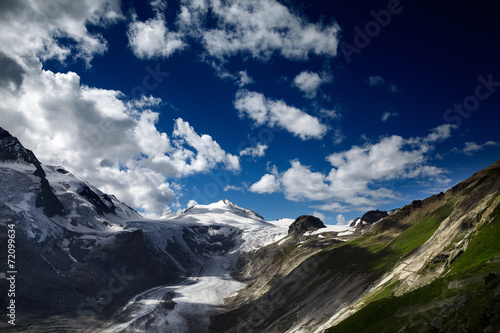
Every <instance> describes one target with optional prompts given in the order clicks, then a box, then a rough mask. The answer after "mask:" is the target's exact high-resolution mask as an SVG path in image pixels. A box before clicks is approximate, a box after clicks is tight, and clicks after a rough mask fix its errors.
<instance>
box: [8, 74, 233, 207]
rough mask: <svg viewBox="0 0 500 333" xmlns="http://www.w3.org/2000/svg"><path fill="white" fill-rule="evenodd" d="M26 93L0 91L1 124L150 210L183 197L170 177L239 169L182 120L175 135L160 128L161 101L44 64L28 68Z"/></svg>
mask: <svg viewBox="0 0 500 333" xmlns="http://www.w3.org/2000/svg"><path fill="white" fill-rule="evenodd" d="M22 91H23V93H22V94H12V93H11V92H10V91H8V90H0V112H1V114H2V117H3V119H2V126H5V128H6V129H8V130H9V131H10V132H11V133H12V134H13V135H15V136H17V137H18V138H19V139H20V140H21V142H23V144H25V145H26V146H27V147H28V148H30V149H32V150H34V151H35V152H36V155H37V156H38V158H39V159H40V160H41V161H42V162H43V163H46V164H51V165H62V166H64V167H66V168H67V169H68V170H70V171H72V172H73V173H75V174H76V175H77V176H78V177H80V178H82V179H85V180H86V181H89V182H90V183H92V184H94V185H96V186H98V187H100V188H101V189H102V190H104V191H106V192H108V193H112V194H115V195H116V196H117V197H118V198H119V199H120V200H123V201H125V202H127V203H129V204H130V205H132V206H134V207H136V208H139V209H142V210H144V211H146V212H147V213H149V214H151V213H153V214H156V215H161V214H163V213H165V212H167V211H168V208H167V205H168V204H169V203H170V202H171V201H172V200H173V199H174V198H175V197H176V196H178V195H179V191H180V187H179V185H177V184H176V181H175V180H174V181H172V180H167V181H166V179H168V178H173V177H183V176H187V175H191V174H194V173H200V172H207V171H209V170H211V169H214V168H218V167H225V168H227V169H229V170H232V171H238V170H239V168H240V165H239V157H238V156H235V155H231V154H228V153H226V152H225V151H224V150H223V149H222V148H221V147H220V146H219V144H218V143H217V142H215V141H214V140H213V139H212V138H211V137H210V136H209V135H206V134H205V135H199V134H197V133H196V132H195V130H194V129H193V127H192V126H190V125H189V124H188V123H187V122H186V121H184V120H182V119H180V118H179V119H177V120H176V121H175V126H174V130H173V132H172V133H173V135H172V136H171V137H169V136H168V135H167V134H166V133H162V132H159V131H158V130H157V128H156V126H155V124H156V122H157V121H158V116H159V113H158V112H156V111H155V108H157V107H158V105H159V103H160V101H159V100H158V99H155V98H152V97H142V99H141V100H132V101H130V102H126V101H125V100H124V98H123V95H122V94H121V93H120V92H119V91H114V90H105V89H97V88H91V87H88V86H85V85H81V84H80V77H79V76H78V75H77V74H76V73H72V72H69V73H53V72H51V71H44V70H41V69H39V68H31V69H30V75H29V76H26V77H25V78H24V81H23V84H22Z"/></svg>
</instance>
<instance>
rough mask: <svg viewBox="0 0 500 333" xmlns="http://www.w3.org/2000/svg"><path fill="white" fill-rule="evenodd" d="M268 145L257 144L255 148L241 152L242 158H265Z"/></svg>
mask: <svg viewBox="0 0 500 333" xmlns="http://www.w3.org/2000/svg"><path fill="white" fill-rule="evenodd" d="M267 148H268V146H267V145H265V144H262V143H260V142H259V143H257V146H255V147H248V148H245V149H243V150H242V151H240V156H251V157H263V156H265V155H266V149H267Z"/></svg>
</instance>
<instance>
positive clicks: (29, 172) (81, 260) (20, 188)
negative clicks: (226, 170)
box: [0, 129, 287, 332]
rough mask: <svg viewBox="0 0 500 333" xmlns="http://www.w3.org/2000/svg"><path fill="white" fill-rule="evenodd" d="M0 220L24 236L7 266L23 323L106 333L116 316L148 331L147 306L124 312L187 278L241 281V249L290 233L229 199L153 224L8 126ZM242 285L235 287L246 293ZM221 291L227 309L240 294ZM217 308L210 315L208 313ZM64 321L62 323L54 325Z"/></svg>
mask: <svg viewBox="0 0 500 333" xmlns="http://www.w3.org/2000/svg"><path fill="white" fill-rule="evenodd" d="M0 216H1V220H0V234H1V235H7V234H8V233H9V232H8V230H9V229H13V230H14V232H15V252H16V253H15V261H14V266H13V267H14V268H13V269H5V268H6V267H5V266H3V267H4V268H3V269H2V271H3V272H7V271H13V270H14V269H15V270H16V271H17V272H18V273H17V275H16V279H15V286H16V293H15V298H12V299H13V300H15V302H16V305H17V307H16V314H17V323H18V325H16V326H17V327H18V328H20V327H23V325H25V326H24V329H25V328H26V327H30V328H31V327H35V328H36V327H38V326H39V325H40V326H43V327H44V329H43V330H44V331H58V330H60V331H75V332H76V331H82V330H85V329H89V327H93V330H95V329H97V328H102V326H103V325H104V326H106V325H107V321H108V320H109V319H110V318H111V317H110V316H112V315H114V314H115V313H117V319H116V320H117V321H120V320H123V321H131V320H132V319H133V321H132V322H131V323H130V324H131V325H132V326H134V327H148V325H149V324H148V320H150V319H151V318H150V317H151V316H153V315H154V312H152V313H151V314H150V316H149V317H147V316H139V314H138V313H141V311H142V310H143V309H142V310H141V311H139V310H138V311H137V312H138V313H135V312H134V311H130V307H129V308H128V310H127V311H126V312H125V313H124V312H123V311H121V310H123V307H124V306H126V305H127V302H129V301H131V300H132V299H134V297H135V296H137V295H138V294H140V293H143V292H147V291H148V290H150V289H152V288H156V287H158V286H165V285H169V284H176V283H180V281H184V282H182V283H184V284H187V285H189V284H190V283H194V282H193V281H192V280H191V279H193V278H194V279H197V281H198V280H203V278H204V277H205V276H206V275H207V274H212V275H220V276H221V280H222V279H226V280H227V281H232V279H231V278H230V270H231V269H232V268H233V266H235V262H236V260H237V258H238V256H239V253H240V252H242V251H251V250H253V249H256V248H259V247H261V246H263V245H267V244H269V243H272V242H273V241H275V240H277V239H279V238H280V237H283V236H284V235H286V233H287V226H280V225H279V224H273V223H269V222H266V221H264V219H263V218H262V217H261V216H260V215H258V214H257V213H255V212H253V211H250V210H248V209H245V208H242V207H239V206H237V205H235V204H233V203H231V202H229V201H227V200H222V201H220V202H217V203H214V204H211V205H205V206H203V205H197V206H195V207H191V209H189V210H188V211H186V212H184V213H182V214H170V215H168V216H166V217H164V218H163V219H160V220H149V219H145V218H143V217H142V216H141V215H140V214H138V213H137V212H136V211H135V210H133V209H132V208H130V207H129V206H127V205H126V204H124V203H122V202H120V201H119V200H118V199H117V198H115V197H114V196H113V195H109V194H105V193H103V192H101V191H100V190H99V189H98V188H96V187H95V186H93V185H91V184H88V183H86V182H84V181H82V180H79V179H78V178H76V177H75V176H74V175H73V174H71V173H70V172H69V171H67V170H65V169H64V168H63V167H57V166H46V165H43V164H42V163H40V161H38V159H37V158H36V156H35V155H34V154H33V152H31V151H30V150H28V149H26V148H25V147H23V145H22V144H21V143H20V142H19V141H18V140H17V139H16V138H15V137H13V136H11V135H10V134H9V133H8V132H7V131H5V130H4V129H0ZM9 234H10V233H9ZM7 241H8V238H7V237H4V238H0V242H1V243H0V249H1V250H0V251H1V252H0V253H1V255H2V258H7V255H8V252H7V249H8V247H7V243H8V242H7ZM216 259H218V260H216ZM2 264H3V265H5V264H7V262H5V263H2ZM219 264H220V265H219ZM7 277H9V274H5V273H2V274H1V275H0V306H1V307H2V308H4V309H5V308H6V307H7V305H9V304H8V302H9V301H10V300H9V297H7V296H8V295H7V291H8V290H9V288H8V287H9V283H10V282H9V280H7V279H6V278H7ZM226 280H223V281H226ZM209 282H210V283H211V282H212V281H211V280H210V281H209ZM216 282H217V281H216ZM234 282H235V283H233V287H232V288H233V289H234V288H235V287H239V286H240V284H239V283H238V282H236V281H234ZM200 285H201V283H200ZM181 287H182V288H183V289H182V290H186V286H181ZM217 288H218V289H217ZM215 289H216V292H215V294H214V295H211V296H210V297H208V298H207V299H206V300H207V301H208V302H212V303H213V302H215V303H217V302H222V301H223V298H224V297H225V296H226V293H227V292H232V291H236V290H237V289H234V290H232V289H231V288H226V289H227V290H226V289H225V286H224V285H223V284H222V285H220V286H217V285H216V286H215ZM148 295H149V294H148ZM155 295H156V296H158V297H159V298H160V299H159V300H158V302H160V301H167V300H168V299H169V298H172V297H173V299H174V301H173V302H175V299H176V297H175V295H176V294H175V293H174V294H173V293H172V292H171V291H169V292H164V293H161V292H156V294H155ZM227 296H229V294H228V295H227ZM209 305H210V304H208V305H207V308H206V309H204V310H206V311H209V310H210V309H209V308H211V307H212V306H211V305H210V306H209ZM132 308H134V307H132ZM177 308H181V306H177ZM174 312H175V311H174ZM55 316H56V318H58V319H57V320H54V319H47V320H45V318H54V317H55ZM182 316H183V314H182V315H181V317H182ZM131 318H132V319H131ZM181 319H182V320H184V321H186V320H185V319H184V318H181ZM206 320H207V321H208V315H207V316H206ZM3 324H5V323H2V325H3ZM121 324H123V323H121ZM205 324H206V326H207V327H208V322H206V323H205ZM109 329H111V330H112V329H113V328H109ZM205 329H206V328H205ZM22 330H23V329H22ZM193 330H195V328H194V329H193ZM200 331H202V330H200Z"/></svg>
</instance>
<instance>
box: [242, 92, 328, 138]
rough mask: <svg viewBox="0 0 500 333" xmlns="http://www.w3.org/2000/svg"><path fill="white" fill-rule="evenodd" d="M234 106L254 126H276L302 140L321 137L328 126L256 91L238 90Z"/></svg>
mask: <svg viewBox="0 0 500 333" xmlns="http://www.w3.org/2000/svg"><path fill="white" fill-rule="evenodd" d="M234 106H235V108H236V109H237V110H238V111H239V114H240V116H241V117H245V116H247V117H248V118H250V119H252V120H253V121H254V122H255V125H256V126H264V125H265V126H269V127H276V126H278V127H281V128H284V129H286V130H287V131H289V132H290V133H292V134H294V135H295V136H298V137H300V139H302V140H307V139H321V138H322V137H323V136H324V135H325V134H326V132H327V131H328V127H327V126H326V125H324V124H322V123H321V122H320V121H319V119H318V118H316V117H313V116H311V115H309V114H307V113H305V112H304V111H302V110H300V109H297V108H296V107H293V106H289V105H287V104H286V103H285V102H284V101H282V100H273V99H269V98H266V97H265V96H264V95H263V94H260V93H257V92H252V91H248V90H244V89H243V90H239V91H238V92H237V93H236V99H235V101H234Z"/></svg>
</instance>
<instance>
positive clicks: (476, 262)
mask: <svg viewBox="0 0 500 333" xmlns="http://www.w3.org/2000/svg"><path fill="white" fill-rule="evenodd" d="M492 215H493V216H494V219H493V220H492V221H491V222H490V223H485V224H484V225H482V226H481V227H480V228H479V230H477V231H476V234H475V235H474V237H473V238H472V240H471V242H470V244H469V246H468V247H467V250H466V251H465V252H464V253H463V254H462V255H461V256H460V257H458V258H457V260H456V261H455V263H454V265H453V268H452V270H451V272H450V273H451V274H458V273H462V274H463V273H466V272H468V273H472V272H479V271H482V270H483V269H484V268H485V267H484V266H486V264H487V262H488V261H489V260H491V259H493V258H494V257H495V255H497V254H500V205H498V206H497V207H496V208H495V210H494V211H493V213H492Z"/></svg>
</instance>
